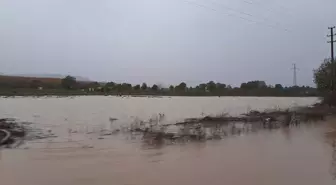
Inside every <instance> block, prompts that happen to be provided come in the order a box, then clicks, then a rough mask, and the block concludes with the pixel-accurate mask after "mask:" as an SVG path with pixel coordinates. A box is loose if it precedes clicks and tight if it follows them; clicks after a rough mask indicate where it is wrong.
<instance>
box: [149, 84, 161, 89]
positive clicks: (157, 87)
mask: <svg viewBox="0 0 336 185" xmlns="http://www.w3.org/2000/svg"><path fill="white" fill-rule="evenodd" d="M151 89H152V90H153V91H158V90H159V86H157V85H156V84H154V85H153V86H152V88H151Z"/></svg>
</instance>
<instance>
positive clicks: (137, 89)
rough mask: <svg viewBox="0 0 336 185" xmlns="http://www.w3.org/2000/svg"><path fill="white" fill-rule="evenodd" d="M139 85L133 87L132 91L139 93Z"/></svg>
mask: <svg viewBox="0 0 336 185" xmlns="http://www.w3.org/2000/svg"><path fill="white" fill-rule="evenodd" d="M140 88H141V87H140V85H139V84H138V85H135V86H134V87H133V89H134V90H135V91H139V90H140Z"/></svg>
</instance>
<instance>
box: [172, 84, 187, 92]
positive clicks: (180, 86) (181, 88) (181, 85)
mask: <svg viewBox="0 0 336 185" xmlns="http://www.w3.org/2000/svg"><path fill="white" fill-rule="evenodd" d="M175 89H176V90H178V91H183V92H185V91H186V89H187V84H186V83H184V82H182V83H180V84H179V85H178V86H176V87H175Z"/></svg>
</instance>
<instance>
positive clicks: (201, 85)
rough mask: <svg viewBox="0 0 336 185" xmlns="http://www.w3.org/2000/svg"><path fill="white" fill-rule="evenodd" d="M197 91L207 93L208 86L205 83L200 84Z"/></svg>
mask: <svg viewBox="0 0 336 185" xmlns="http://www.w3.org/2000/svg"><path fill="white" fill-rule="evenodd" d="M197 89H198V90H200V91H202V92H205V91H206V90H207V84H203V83H202V84H199V85H198V88H197Z"/></svg>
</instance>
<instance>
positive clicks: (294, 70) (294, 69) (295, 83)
mask: <svg viewBox="0 0 336 185" xmlns="http://www.w3.org/2000/svg"><path fill="white" fill-rule="evenodd" d="M292 69H293V86H294V87H295V86H297V81H296V80H297V79H296V70H298V69H297V68H296V64H295V63H294V64H293V68H292Z"/></svg>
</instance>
